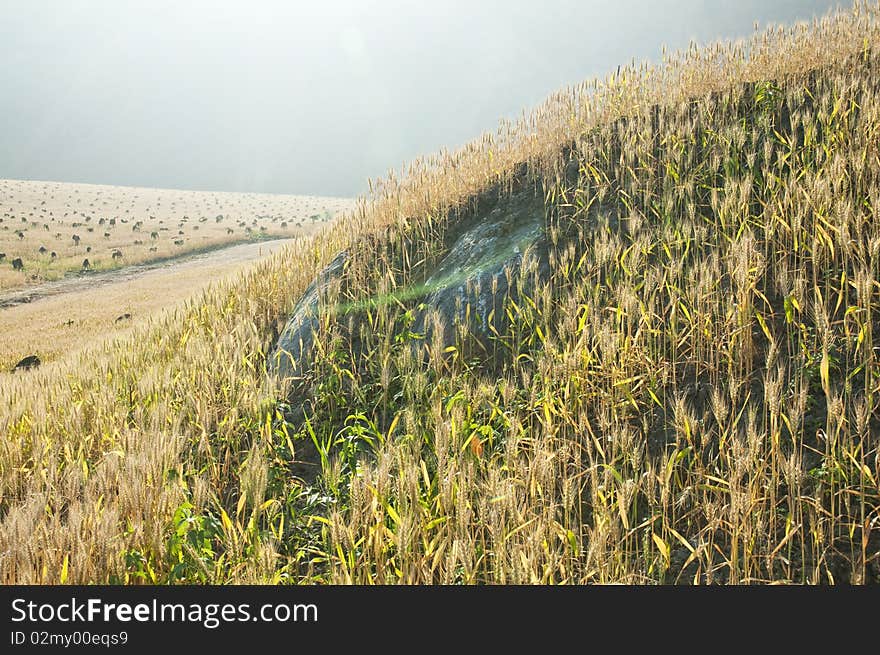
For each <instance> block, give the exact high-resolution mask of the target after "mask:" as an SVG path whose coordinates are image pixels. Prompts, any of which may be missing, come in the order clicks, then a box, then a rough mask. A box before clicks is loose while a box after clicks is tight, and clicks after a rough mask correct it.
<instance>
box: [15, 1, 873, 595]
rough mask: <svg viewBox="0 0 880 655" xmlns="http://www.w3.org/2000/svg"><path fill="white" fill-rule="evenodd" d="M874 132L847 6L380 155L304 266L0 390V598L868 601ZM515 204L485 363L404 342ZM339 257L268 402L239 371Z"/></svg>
mask: <svg viewBox="0 0 880 655" xmlns="http://www.w3.org/2000/svg"><path fill="white" fill-rule="evenodd" d="M878 134H880V6H878V5H877V4H873V3H872V4H871V5H870V6H868V5H864V4H859V5H857V6H856V7H855V8H854V9H853V10H852V11H850V12H846V13H842V14H838V15H835V16H834V17H829V18H826V19H823V20H822V21H819V22H816V23H813V24H811V25H800V26H796V27H793V28H790V29H779V30H775V29H774V30H770V31H767V32H763V33H758V34H756V35H755V36H754V37H753V38H752V39H751V40H750V41H749V42H748V43H746V44H721V45H718V46H710V47H707V48H702V49H700V48H692V49H690V50H688V51H687V52H684V53H679V54H676V55H673V56H671V57H669V58H668V59H667V60H666V61H665V62H664V63H663V64H662V65H660V66H657V67H651V66H647V65H645V66H635V65H634V66H631V67H629V68H626V69H624V70H623V71H621V72H620V74H619V75H614V76H611V77H609V78H607V79H605V80H603V81H591V82H587V83H584V84H582V85H579V86H575V87H572V88H569V89H565V90H563V91H560V92H559V93H558V94H556V95H554V96H552V97H551V98H550V99H548V101H547V102H546V104H545V105H543V106H542V107H540V108H539V109H537V110H536V111H535V112H534V113H532V114H529V115H526V116H524V117H523V118H522V120H520V121H518V122H515V123H504V124H502V125H501V126H500V128H499V129H498V130H497V131H496V132H495V133H492V134H488V135H486V136H485V137H483V138H481V139H479V140H477V141H475V142H474V143H472V144H470V145H468V146H467V147H465V148H464V149H462V150H460V151H458V152H454V153H443V154H440V155H437V156H436V157H433V158H429V159H426V160H420V161H417V162H414V163H413V164H412V165H411V166H410V167H409V168H408V169H407V171H406V172H405V175H402V176H400V177H397V176H393V175H392V176H389V178H388V179H386V180H384V181H383V182H382V183H381V184H378V185H374V189H373V194H372V197H371V199H370V202H369V203H363V204H361V205H360V206H359V208H358V209H357V210H356V211H355V212H353V213H351V214H348V215H346V216H345V217H344V218H343V219H341V220H340V221H339V222H338V223H336V224H334V225H333V226H332V227H331V228H329V229H326V230H323V231H321V232H320V233H319V234H318V235H317V236H316V237H315V239H314V240H313V241H311V242H309V244H308V245H307V246H305V247H302V248H287V249H285V250H284V251H282V252H281V253H279V255H277V256H275V257H273V259H271V260H269V261H266V262H263V263H261V264H260V265H258V266H257V267H256V269H255V270H253V271H251V272H249V273H248V274H247V275H246V276H244V277H242V278H240V279H238V280H237V281H235V282H233V283H231V284H228V285H225V286H223V287H220V288H215V289H212V290H211V291H210V292H208V293H206V294H205V295H204V296H202V297H201V298H199V299H198V300H197V301H194V302H191V303H189V304H188V305H187V307H186V308H185V310H183V311H181V312H179V313H177V314H175V315H172V316H166V317H164V318H163V319H161V320H160V321H157V322H155V323H151V324H144V325H141V326H138V327H137V328H135V329H134V330H133V332H132V334H131V335H130V336H129V337H127V338H125V339H122V340H120V341H119V342H118V343H117V344H111V345H107V346H104V347H102V348H99V349H94V350H92V351H89V352H87V353H84V354H83V355H82V356H81V357H79V358H78V359H76V360H73V361H70V362H68V363H59V364H55V365H52V366H49V367H45V368H42V369H40V370H37V371H35V372H31V373H27V374H24V375H21V376H18V377H17V378H15V379H14V380H13V381H11V382H7V381H6V380H4V381H3V384H2V386H0V433H3V435H4V437H3V439H2V441H0V449H2V450H0V517H2V519H0V576H2V579H3V580H4V581H9V582H12V581H14V582H70V583H73V582H76V583H84V582H104V581H106V582H120V583H131V584H138V583H162V584H169V583H181V582H188V583H205V582H215V583H226V582H270V583H274V582H285V583H322V582H340V583H377V582H378V583H453V584H459V583H592V582H629V583H634V582H640V583H729V584H734V583H771V582H783V583H810V584H825V583H870V582H874V583H876V582H877V581H878V580H880V457H878V437H877V435H878V434H880V361H878V353H877V348H876V347H875V346H874V342H873V338H874V334H875V333H877V332H878V330H880V323H878V317H880V282H878V280H880V221H878V216H877V211H878V210H877V207H878V206H880V150H878V143H880V141H878V138H877V137H878ZM529 189H530V190H532V191H533V192H534V193H535V194H536V196H537V197H538V198H539V199H543V201H544V203H545V210H546V232H547V235H548V240H549V242H550V244H551V247H550V259H551V266H550V269H551V270H550V273H549V276H548V278H547V279H546V280H544V281H542V282H541V284H540V285H539V286H538V287H537V288H536V289H535V290H534V291H533V292H532V293H530V294H529V295H528V297H527V298H525V299H523V300H522V301H521V302H516V303H514V302H511V301H508V302H506V304H505V313H506V314H507V315H508V317H509V319H510V320H509V325H508V327H506V328H505V329H504V330H503V331H499V333H498V334H497V339H496V357H497V358H496V359H494V360H493V361H486V360H485V358H483V357H481V356H480V353H479V352H474V350H473V349H472V348H471V349H469V348H468V339H469V335H468V334H467V331H466V330H463V331H461V332H460V339H459V343H458V344H457V345H456V346H454V347H451V348H437V347H435V344H434V343H424V339H423V335H420V334H417V333H413V331H412V330H411V329H410V328H412V326H413V322H412V317H413V312H414V311H416V310H417V307H418V302H419V299H418V298H417V297H413V296H414V294H412V293H410V292H409V290H411V289H413V288H418V286H419V285H420V284H421V283H422V282H423V280H424V275H423V274H424V271H425V269H426V267H427V266H428V265H429V264H430V263H431V262H436V261H437V260H438V258H439V257H441V256H442V255H443V253H444V252H445V250H446V249H447V248H448V241H447V239H446V236H447V233H448V232H449V231H450V230H453V229H454V226H455V223H456V221H457V220H458V218H459V217H460V216H461V215H463V214H467V212H468V211H470V210H471V209H472V208H473V205H474V199H475V198H476V197H477V196H479V195H480V194H482V195H483V196H484V197H485V196H487V195H488V196H492V195H494V196H500V197H509V196H510V194H511V192H512V191H517V192H518V193H523V192H524V190H529ZM342 249H347V250H348V253H349V258H348V261H349V264H348V266H347V268H346V269H345V277H344V285H342V286H340V289H342V293H343V297H342V298H338V299H336V300H335V301H334V299H333V298H327V299H325V303H329V304H325V309H326V310H327V311H325V312H324V313H323V314H322V318H321V323H320V329H319V331H318V333H317V335H316V338H315V342H316V348H315V353H314V355H313V358H312V361H310V362H309V364H310V366H309V369H308V372H307V373H306V374H305V379H304V380H303V383H304V385H305V388H306V391H307V393H306V394H305V396H298V397H295V398H291V399H289V400H288V401H284V400H283V399H284V398H285V397H286V396H285V394H284V393H283V391H284V390H283V389H281V388H280V383H279V381H278V380H275V379H273V378H272V377H270V376H269V375H267V373H266V356H267V354H268V353H269V352H270V348H271V346H272V343H273V339H274V337H275V335H276V333H277V329H278V325H279V324H281V323H283V321H284V320H285V318H286V316H287V315H288V313H289V312H290V311H291V309H292V308H293V307H294V305H295V303H296V301H297V299H298V298H299V297H300V295H301V294H302V292H303V291H304V290H305V289H306V287H307V286H308V285H309V283H310V282H311V281H312V280H313V279H314V277H315V275H316V274H317V273H318V272H319V271H320V270H321V269H322V268H323V267H324V266H325V265H326V264H327V263H328V262H329V261H330V260H331V259H332V258H333V257H334V256H335V255H336V253H338V252H339V251H340V250H342ZM526 259H528V258H526ZM524 270H526V271H527V270H528V266H527V265H526V266H525V268H524ZM371 299H374V300H375V301H374V302H371ZM334 303H337V304H334ZM347 306H357V307H360V308H361V310H360V311H361V312H362V313H361V314H360V315H359V316H358V321H359V323H358V331H357V334H356V336H357V339H358V342H357V349H356V350H355V349H354V348H352V342H351V340H350V338H349V337H350V336H351V335H350V333H349V332H348V331H347V327H348V325H349V318H350V317H351V315H350V314H347V313H346V312H345V311H341V310H340V309H339V308H340V307H347ZM469 351H470V353H471V354H470V355H468V356H464V355H463V353H465V352H469ZM355 353H357V354H355ZM294 403H295V404H297V407H292V406H291V404H294ZM297 410H298V411H297ZM302 460H308V461H307V462H305V463H307V464H310V465H311V466H312V467H313V470H314V473H313V474H310V475H308V476H301V475H299V474H298V471H300V470H301V469H300V468H299V467H297V466H296V465H297V464H299V463H303V462H302Z"/></svg>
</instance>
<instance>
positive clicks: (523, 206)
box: [413, 191, 549, 346]
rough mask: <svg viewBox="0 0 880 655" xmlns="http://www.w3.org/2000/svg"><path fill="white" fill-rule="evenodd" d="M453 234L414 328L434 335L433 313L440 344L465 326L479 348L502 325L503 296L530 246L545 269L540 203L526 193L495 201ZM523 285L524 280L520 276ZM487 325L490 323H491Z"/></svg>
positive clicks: (540, 272) (544, 271)
mask: <svg viewBox="0 0 880 655" xmlns="http://www.w3.org/2000/svg"><path fill="white" fill-rule="evenodd" d="M456 233H457V234H458V236H457V238H456V239H455V241H454V242H453V244H452V246H451V247H450V249H449V251H448V253H447V254H446V256H445V257H444V258H443V259H442V260H441V262H440V263H439V265H438V266H437V267H436V269H435V270H434V272H433V273H432V274H431V276H430V277H429V278H428V279H427V280H426V281H425V288H426V290H427V292H428V295H427V298H426V299H425V300H424V301H423V302H424V305H425V310H423V311H422V312H420V313H419V316H418V317H417V320H416V323H415V326H414V327H413V331H414V332H416V333H423V334H424V335H425V338H426V340H427V341H431V340H432V339H434V338H435V336H436V335H434V326H435V325H436V323H435V322H434V321H433V320H431V316H432V314H433V315H434V316H436V318H437V319H439V324H440V325H442V330H443V334H442V337H441V341H442V344H443V345H444V346H449V345H451V344H453V343H454V342H455V330H456V327H458V326H464V325H465V322H468V325H467V326H466V327H467V328H469V330H470V333H471V335H472V336H474V337H475V338H476V339H478V340H480V341H481V342H482V343H483V345H484V346H486V345H487V340H488V337H490V336H491V335H492V329H493V328H494V330H495V331H498V332H501V331H502V330H503V329H505V327H506V314H505V312H504V309H503V301H504V298H505V297H506V296H507V295H509V294H513V295H514V296H515V295H516V286H517V285H516V281H517V279H518V278H519V276H520V273H521V269H522V265H523V257H524V256H525V254H526V252H527V251H528V250H531V252H532V254H533V255H534V257H535V259H534V262H535V264H536V268H537V273H538V275H539V277H543V276H546V275H547V274H548V273H549V261H548V257H547V244H546V241H545V239H544V204H543V202H542V199H541V198H539V197H535V195H534V193H533V192H531V191H523V192H520V193H518V194H514V195H512V196H511V197H510V198H507V199H504V200H501V201H499V202H498V203H497V204H496V205H495V206H494V207H493V208H492V209H491V210H490V211H489V212H488V213H486V214H479V215H477V216H474V217H473V218H472V219H470V220H469V221H466V222H465V223H464V224H463V225H461V226H459V227H458V229H457V230H456ZM523 282H525V284H526V286H528V284H529V282H530V281H529V280H523ZM490 324H491V325H490Z"/></svg>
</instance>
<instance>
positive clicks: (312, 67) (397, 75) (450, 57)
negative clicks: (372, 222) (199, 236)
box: [0, 0, 839, 196]
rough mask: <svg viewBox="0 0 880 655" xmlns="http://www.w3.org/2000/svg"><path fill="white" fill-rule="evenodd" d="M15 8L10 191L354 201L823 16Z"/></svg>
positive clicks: (389, 1)
mask: <svg viewBox="0 0 880 655" xmlns="http://www.w3.org/2000/svg"><path fill="white" fill-rule="evenodd" d="M645 4H647V3H641V2H635V1H634V0H621V1H618V2H613V3H609V2H606V1H605V0H587V1H579V0H552V1H544V2H535V1H534V0H528V1H519V0H517V1H513V0H503V1H500V0H498V1H496V0H491V1H480V2H473V1H472V0H447V1H444V2H436V3H427V2H420V3H411V2H398V1H393V0H373V1H361V0H328V1H324V2H301V1H296V2H280V1H278V2H267V1H262V2H248V3H240V2H229V1H223V2H186V3H180V2H160V1H156V0H151V1H150V2H127V1H126V2H116V1H113V2H111V1H109V0H108V1H103V2H101V1H86V0H78V1H77V2H73V3H63V2H53V1H47V0H12V1H10V0H4V1H3V4H2V20H0V56H2V60H3V62H4V65H3V66H2V67H0V89H2V98H3V102H2V103H0V124H2V125H3V129H2V130H0V178H13V179H37V180H54V181H63V182H90V183H99V184H118V185H136V186H150V187H168V188H184V189H200V190H218V191H219V190H222V191H250V192H273V193H293V194H315V195H333V196H345V195H348V196H351V195H355V194H358V193H361V192H363V191H365V190H366V188H367V180H368V178H375V177H378V176H381V175H384V174H385V173H386V172H387V171H388V169H389V168H392V167H394V168H398V167H400V166H401V165H402V164H403V163H404V162H406V161H407V160H410V159H412V158H414V157H416V156H418V155H421V154H428V153H431V152H434V151H436V150H437V149H439V148H441V147H455V146H457V145H459V144H463V143H465V142H466V141H468V140H470V139H472V138H474V137H475V136H477V135H479V134H480V133H481V132H483V131H485V130H487V129H491V128H492V127H493V126H494V125H495V124H496V123H497V121H498V119H499V118H501V117H503V116H509V117H515V116H517V115H519V113H520V111H521V110H522V109H523V108H524V107H531V106H534V105H536V104H537V103H538V102H539V101H541V100H542V99H543V98H544V97H545V96H546V95H548V94H549V93H551V92H552V91H554V90H556V89H557V88H559V87H561V86H563V85H566V84H570V83H575V82H578V81H580V80H583V79H586V78H588V77H591V76H594V75H603V74H605V73H606V72H608V71H611V70H614V69H615V68H616V67H617V66H618V65H619V64H625V63H627V62H628V61H630V60H631V59H633V58H635V59H636V60H642V59H651V60H658V59H659V58H660V48H661V45H662V44H666V45H667V46H669V47H670V48H673V49H675V48H681V47H685V46H687V44H688V42H689V41H690V40H691V39H696V40H698V41H700V42H706V41H714V40H716V39H719V38H722V37H739V36H746V35H748V34H750V33H751V32H752V30H753V25H754V20H755V19H756V18H757V19H759V21H760V23H761V24H762V25H766V24H767V23H776V22H788V23H790V22H794V21H796V20H799V19H809V18H811V17H813V16H817V15H822V14H824V13H826V11H827V10H828V9H829V8H831V7H834V6H837V5H838V4H839V3H837V2H833V1H830V0H778V1H775V2H766V0H743V1H741V2H728V1H726V0H681V1H677V2H673V1H669V0H664V1H660V2H655V3H652V4H650V7H649V8H648V9H647V10H646V9H645V8H644V5H645Z"/></svg>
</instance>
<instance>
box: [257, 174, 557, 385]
mask: <svg viewBox="0 0 880 655" xmlns="http://www.w3.org/2000/svg"><path fill="white" fill-rule="evenodd" d="M544 225H545V216H544V204H543V200H542V198H541V197H540V196H539V195H536V193H535V192H534V190H531V189H529V190H525V191H520V192H518V193H514V194H512V195H511V196H509V197H507V198H504V199H501V200H496V201H494V202H489V203H488V206H487V204H482V207H481V209H480V211H477V212H474V213H473V214H471V215H469V216H467V217H465V218H463V219H461V220H459V221H458V222H457V223H456V224H455V225H453V226H452V227H451V229H450V231H449V234H448V237H447V244H448V246H447V252H446V255H445V256H444V257H442V258H441V260H440V261H439V262H438V264H437V265H436V266H435V267H434V269H433V270H432V271H431V272H430V274H429V275H428V277H427V278H426V279H425V281H424V282H423V283H422V284H421V285H420V286H419V291H421V292H422V293H420V294H417V298H416V302H418V301H421V302H419V306H420V307H421V309H420V310H419V311H418V312H417V314H416V320H415V323H414V325H413V328H412V331H413V332H415V333H419V334H424V335H425V340H426V342H429V343H430V342H436V340H437V338H438V336H439V338H440V340H441V341H442V343H443V345H444V346H446V345H450V344H453V343H455V340H456V328H457V327H458V326H463V327H467V328H468V329H469V331H470V334H471V335H472V336H473V337H474V339H473V340H472V341H473V343H475V344H482V345H483V347H484V348H486V347H488V344H489V342H490V337H491V336H492V328H494V330H496V331H498V332H501V331H503V329H504V328H505V327H506V323H507V321H506V314H505V312H504V310H503V302H504V298H505V297H506V296H508V295H511V296H516V295H517V290H518V287H521V286H525V288H526V290H528V289H529V285H530V284H531V283H533V282H534V280H535V279H540V278H542V277H545V276H546V275H547V274H548V273H549V268H550V266H549V260H548V254H547V253H548V248H547V244H546V240H545V236H544ZM527 252H531V253H533V254H534V259H533V260H532V262H533V266H532V268H531V269H529V270H530V271H531V272H530V274H529V275H528V276H527V278H528V279H522V278H521V273H522V269H523V258H524V256H525V255H526V253H527ZM348 259H349V257H348V253H347V252H341V253H339V254H338V255H337V256H336V257H335V258H334V259H333V261H332V262H331V263H330V264H329V266H327V267H326V268H325V269H324V270H323V271H322V272H321V273H320V274H319V275H318V277H317V278H316V279H315V281H314V282H313V283H312V284H311V285H310V286H309V288H308V289H307V290H306V292H305V294H304V295H303V297H302V298H301V299H300V301H299V302H298V303H297V304H296V307H295V308H294V310H293V313H292V315H291V317H290V319H289V321H288V323H287V325H286V326H285V328H284V330H283V331H282V332H281V334H280V336H279V338H278V341H277V343H276V346H275V348H274V350H273V351H272V352H271V353H270V356H269V362H268V367H269V370H270V372H271V373H273V374H275V375H277V376H278V377H279V378H281V379H289V378H299V377H301V376H302V375H303V374H304V373H306V372H307V371H308V364H307V362H308V361H309V359H310V357H311V354H312V349H313V347H314V343H315V333H316V332H317V330H318V329H319V304H320V301H321V299H322V298H325V297H326V296H327V295H328V293H330V291H328V288H329V287H330V286H331V285H332V284H333V283H334V282H340V281H341V280H342V279H343V277H344V274H345V267H346V264H347V262H348ZM518 282H519V284H518ZM465 321H468V325H467V326H464V323H465ZM490 323H491V327H490ZM438 325H439V326H442V327H441V328H440V329H442V334H440V335H437V333H436V329H437V327H436V326H438ZM355 346H356V344H355ZM355 350H356V348H355Z"/></svg>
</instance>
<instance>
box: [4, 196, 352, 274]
mask: <svg viewBox="0 0 880 655" xmlns="http://www.w3.org/2000/svg"><path fill="white" fill-rule="evenodd" d="M351 206H352V203H351V201H350V200H348V199H344V198H328V197H321V196H296V195H275V194H260V193H225V192H205V191H181V190H174V189H148V188H139V187H121V186H103V185H96V184H71V183H62V182H34V181H21V180H0V253H3V254H4V255H5V256H4V257H3V258H0V291H3V290H8V289H12V288H20V287H23V286H27V285H32V284H39V283H41V282H43V281H46V280H56V279H59V278H61V277H63V276H64V275H66V274H69V273H75V272H79V271H81V270H82V269H83V262H84V260H86V259H88V261H89V265H90V268H91V269H93V270H107V269H112V268H119V267H123V266H126V265H129V264H140V263H144V262H148V261H154V260H162V259H169V258H174V257H178V256H180V255H183V254H186V253H189V252H193V251H201V250H205V249H207V248H216V247H219V246H223V245H229V244H234V243H242V242H246V241H251V240H256V239H265V238H290V237H296V236H303V235H307V234H312V233H314V231H315V230H316V229H317V228H318V227H319V226H320V225H321V224H322V223H323V222H325V221H326V220H328V219H329V218H331V217H332V216H335V215H336V214H337V213H338V212H339V211H341V210H344V209H348V208H350V207H351ZM114 253H118V254H117V255H116V256H114ZM17 258H18V259H21V260H22V264H23V265H24V268H23V269H22V270H15V269H14V268H13V266H12V262H13V261H14V260H15V259H17Z"/></svg>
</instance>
